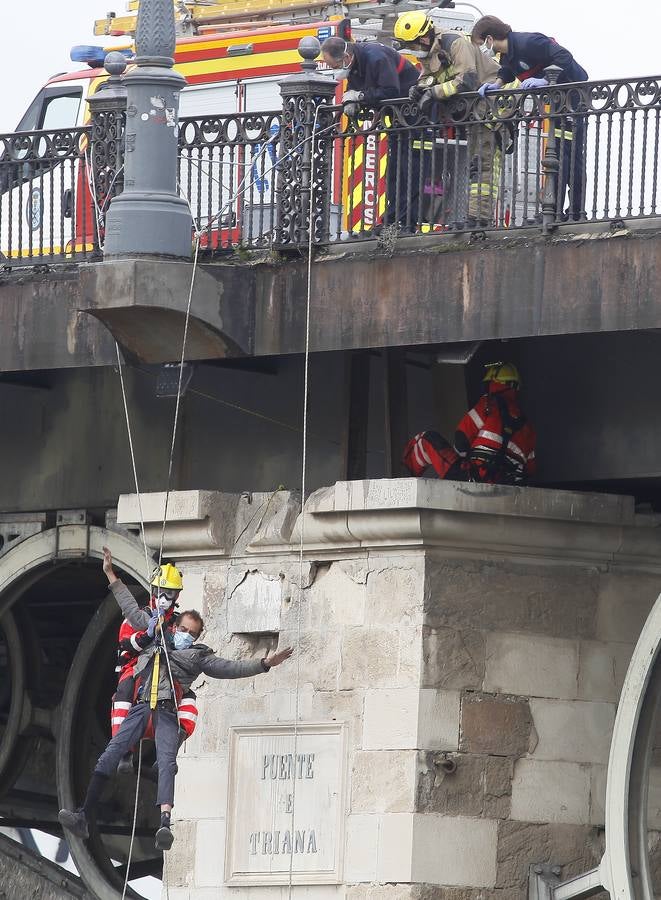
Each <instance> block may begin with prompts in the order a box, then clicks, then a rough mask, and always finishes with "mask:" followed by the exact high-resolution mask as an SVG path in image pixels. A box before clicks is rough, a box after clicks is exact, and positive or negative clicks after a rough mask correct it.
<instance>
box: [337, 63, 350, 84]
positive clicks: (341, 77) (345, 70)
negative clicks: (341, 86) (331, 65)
mask: <svg viewBox="0 0 661 900" xmlns="http://www.w3.org/2000/svg"><path fill="white" fill-rule="evenodd" d="M350 71H351V66H343V67H342V68H341V69H333V78H334V79H335V81H345V80H346V79H347V78H348V77H349V72H350Z"/></svg>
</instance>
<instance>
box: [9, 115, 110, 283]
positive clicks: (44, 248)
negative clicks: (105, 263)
mask: <svg viewBox="0 0 661 900" xmlns="http://www.w3.org/2000/svg"><path fill="white" fill-rule="evenodd" d="M90 134H91V129H89V128H70V129H61V130H58V131H48V132H47V131H32V132H20V133H17V134H13V135H0V265H4V266H11V265H35V264H39V263H52V262H58V261H65V260H73V259H81V258H87V257H89V256H90V255H91V254H92V253H94V252H98V236H97V228H96V216H95V213H94V209H93V202H92V192H91V191H90V188H89V175H90V171H91V169H90V167H89V166H88V165H87V164H86V161H85V160H86V154H87V149H88V146H89V139H90Z"/></svg>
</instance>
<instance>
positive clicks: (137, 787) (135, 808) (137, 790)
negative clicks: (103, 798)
mask: <svg viewBox="0 0 661 900" xmlns="http://www.w3.org/2000/svg"><path fill="white" fill-rule="evenodd" d="M141 771H142V738H141V739H140V743H139V744H138V774H137V777H136V781H135V802H134V804H133V825H132V826H131V841H130V843H129V852H128V855H127V857H126V874H125V876H124V890H123V891H122V900H126V891H127V889H128V884H129V872H130V870H131V857H132V856H133V841H134V840H135V829H136V825H137V822H138V800H139V798H140V773H141Z"/></svg>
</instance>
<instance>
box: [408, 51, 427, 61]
mask: <svg viewBox="0 0 661 900" xmlns="http://www.w3.org/2000/svg"><path fill="white" fill-rule="evenodd" d="M403 52H404V54H406V55H407V56H414V57H415V58H416V59H427V57H428V56H429V50H404V51H403Z"/></svg>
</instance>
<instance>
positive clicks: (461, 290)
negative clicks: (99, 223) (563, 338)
mask: <svg viewBox="0 0 661 900" xmlns="http://www.w3.org/2000/svg"><path fill="white" fill-rule="evenodd" d="M638 224H639V226H640V223H638ZM646 224H648V226H649V227H647V228H642V227H636V228H635V229H632V230H629V229H626V228H624V227H623V226H622V227H618V228H617V229H613V230H606V231H605V230H603V229H601V230H594V229H592V230H590V229H589V228H588V227H587V226H582V227H581V230H576V231H572V232H569V231H564V230H559V231H558V232H556V233H555V235H553V236H551V237H544V236H542V235H540V234H539V232H538V231H536V230H531V231H530V233H529V234H527V233H525V232H522V231H521V230H517V233H516V234H515V235H514V236H512V237H509V236H499V235H492V236H490V237H489V238H488V239H484V240H475V239H473V240H472V241H469V240H468V238H467V237H463V236H457V237H451V236H443V237H440V238H439V237H438V236H430V237H423V236H416V237H411V238H403V239H400V240H399V241H397V243H396V244H395V245H394V246H391V247H388V246H387V245H386V244H385V243H380V242H375V241H369V242H364V243H357V244H356V243H352V244H347V245H345V246H335V247H333V248H332V249H330V250H328V251H324V252H323V253H322V252H319V253H318V254H317V256H316V257H315V260H314V264H313V269H312V304H311V318H312V322H313V328H312V335H311V349H312V351H313V352H322V351H331V350H355V349H365V348H379V347H406V346H408V347H412V346H421V345H429V344H444V343H448V342H461V341H476V340H481V341H488V340H494V339H511V338H523V337H538V336H550V335H560V334H588V333H600V332H619V331H647V330H651V329H657V328H660V327H661V266H660V265H659V263H660V262H661V226H660V225H659V223H658V222H656V220H655V221H653V222H652V221H650V222H649V223H646ZM191 277H192V265H191V264H189V263H182V262H171V261H159V260H149V261H148V260H121V261H110V262H102V263H94V264H89V265H80V266H71V267H70V268H69V267H59V268H54V269H51V270H47V271H43V270H41V271H38V272H36V271H33V270H30V269H25V270H20V271H17V270H14V271H13V272H10V273H6V274H5V275H3V276H2V277H1V278H0V355H1V358H2V360H3V370H4V371H5V372H11V371H16V372H18V371H29V370H45V369H60V368H70V367H87V366H107V365H110V364H112V363H113V362H114V361H115V358H116V356H115V348H114V344H113V341H112V338H111V335H110V334H109V332H108V331H107V330H106V328H105V327H104V325H103V324H102V322H103V321H105V322H106V323H107V324H108V325H109V327H110V328H111V330H112V331H113V333H114V334H115V335H116V336H117V337H118V339H119V340H120V343H122V344H123V345H124V346H125V347H126V349H127V350H128V351H129V353H133V354H135V355H136V356H138V357H140V358H141V359H142V360H143V361H145V362H151V363H157V362H165V361H170V360H172V359H173V358H178V355H179V354H178V350H177V352H176V353H173V347H175V348H176V347H179V346H180V341H181V334H182V332H183V323H184V316H185V310H186V304H187V299H188V291H189V288H190V283H191ZM306 280H307V262H306V260H305V259H292V258H289V259H287V258H277V257H275V256H274V255H255V256H250V257H247V258H246V257H244V258H237V257H228V260H227V262H221V263H214V264H204V265H201V266H200V267H199V269H198V271H197V273H196V277H195V283H194V292H193V300H192V316H193V318H192V320H191V332H190V335H189V341H188V352H187V356H188V358H190V359H218V358H235V357H241V356H253V357H262V356H277V355H286V354H296V353H301V352H303V349H304V337H305V303H306ZM99 320H101V321H99Z"/></svg>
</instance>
